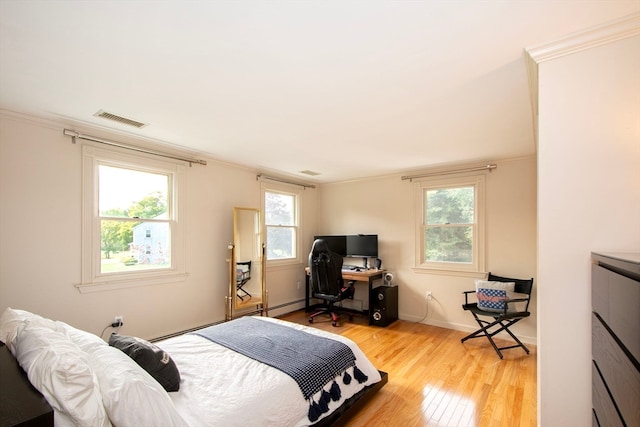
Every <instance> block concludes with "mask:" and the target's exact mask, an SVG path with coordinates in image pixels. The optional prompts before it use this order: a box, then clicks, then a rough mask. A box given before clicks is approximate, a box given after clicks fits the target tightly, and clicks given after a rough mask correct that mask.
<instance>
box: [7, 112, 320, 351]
mask: <svg viewBox="0 0 640 427" xmlns="http://www.w3.org/2000/svg"><path fill="white" fill-rule="evenodd" d="M64 127H65V126H64V125H63V124H62V123H56V122H51V121H48V120H41V119H36V118H33V117H28V116H23V115H18V114H15V113H11V112H6V111H3V112H1V114H0V311H4V309H5V308H6V307H14V308H22V309H25V310H30V311H33V312H36V313H39V314H41V315H43V316H46V317H50V318H53V319H57V320H63V321H66V322H68V323H70V324H72V325H74V326H77V327H80V328H83V329H86V330H89V331H91V332H94V333H96V334H100V333H101V332H102V330H103V329H104V327H105V326H106V325H107V324H109V323H110V322H111V321H112V320H113V316H114V315H123V316H124V319H125V325H124V327H123V328H122V329H121V332H122V333H125V334H131V335H137V336H141V337H145V338H153V337H157V336H162V335H165V334H168V333H173V332H177V331H181V330H185V329H188V328H192V327H196V326H200V325H204V324H208V323H212V322H216V321H220V320H223V319H224V296H225V295H226V292H227V287H228V278H227V271H228V269H227V263H226V259H227V258H228V252H227V245H228V243H229V242H230V241H231V240H232V234H233V224H232V208H233V206H243V207H256V208H259V207H260V183H259V182H258V181H256V172H255V171H252V170H247V169H245V168H241V167H236V166H232V165H228V164H224V163H220V162H216V161H215V160H213V159H206V160H208V162H209V164H208V165H207V166H199V165H194V166H193V167H191V168H189V167H187V168H186V169H187V172H186V197H187V200H186V202H187V208H186V251H187V258H186V263H187V271H188V273H189V276H188V278H187V279H186V280H185V281H184V282H180V283H171V284H166V285H156V286H146V287H137V288H132V289H124V290H111V291H104V292H96V293H86V294H81V293H80V292H78V290H77V289H76V288H75V286H74V285H75V284H77V283H79V282H80V267H81V264H80V251H81V248H80V242H81V185H82V183H81V177H82V173H81V147H80V142H78V144H75V145H74V144H72V143H71V139H70V138H69V137H66V136H64V135H63V128H64ZM66 127H70V126H68V125H67V126H66ZM74 129H76V130H78V131H81V132H83V133H87V134H90V135H94V136H98V137H102V138H104V139H111V140H115V141H119V142H125V143H126V142H129V143H135V144H137V145H143V146H144V145H148V142H147V141H140V140H138V141H136V140H132V139H130V138H126V137H124V136H123V135H114V134H109V133H105V132H104V131H100V130H98V129H81V128H79V127H78V126H75V127H74ZM156 148H158V147H157V146H156ZM165 151H166V149H165ZM198 157H201V156H198ZM315 198H316V191H315V190H307V191H305V193H304V200H303V210H304V211H309V212H310V214H309V215H304V218H305V219H304V223H303V229H304V230H309V231H307V234H310V233H311V234H312V233H313V230H314V229H315V218H316V216H315V213H314V211H315ZM304 239H305V241H306V242H308V244H309V245H310V240H311V237H310V236H308V235H304ZM302 271H303V265H295V266H291V267H289V268H281V269H279V270H278V271H275V272H270V271H268V272H267V287H268V288H269V289H270V302H271V304H272V305H276V304H283V303H288V302H291V301H296V300H299V299H301V298H303V297H304V287H301V289H297V282H299V281H300V280H304V274H303V273H302ZM303 283H304V282H303ZM300 306H302V304H298V305H297V306H291V307H288V308H287V310H292V309H294V308H296V307H300ZM276 314H277V313H276Z"/></svg>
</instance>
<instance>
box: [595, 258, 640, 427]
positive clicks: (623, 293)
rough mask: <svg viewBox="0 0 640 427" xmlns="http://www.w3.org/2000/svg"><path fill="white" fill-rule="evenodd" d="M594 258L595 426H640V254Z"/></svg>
mask: <svg viewBox="0 0 640 427" xmlns="http://www.w3.org/2000/svg"><path fill="white" fill-rule="evenodd" d="M592 260H593V264H592V268H591V286H592V287H591V296H592V307H593V313H592V318H591V322H592V359H593V363H592V402H593V425H594V426H599V427H614V426H640V254H616V253H593V254H592Z"/></svg>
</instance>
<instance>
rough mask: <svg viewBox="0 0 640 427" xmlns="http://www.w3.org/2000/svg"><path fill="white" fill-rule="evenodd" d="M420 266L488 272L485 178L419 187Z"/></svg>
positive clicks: (459, 179)
mask: <svg viewBox="0 0 640 427" xmlns="http://www.w3.org/2000/svg"><path fill="white" fill-rule="evenodd" d="M416 189H417V191H416V197H417V198H418V200H417V203H416V206H418V207H419V213H418V215H417V218H420V220H419V222H418V224H417V230H418V231H417V232H418V241H419V242H420V245H419V247H418V250H417V253H416V266H417V267H422V268H428V269H436V270H451V271H471V272H479V271H482V270H483V268H484V219H483V218H484V176H476V177H461V178H450V179H447V180H437V181H435V180H434V181H423V182H419V183H417V184H416Z"/></svg>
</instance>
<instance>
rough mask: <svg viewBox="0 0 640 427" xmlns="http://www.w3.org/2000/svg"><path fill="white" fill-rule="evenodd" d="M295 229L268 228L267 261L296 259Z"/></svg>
mask: <svg viewBox="0 0 640 427" xmlns="http://www.w3.org/2000/svg"><path fill="white" fill-rule="evenodd" d="M295 241H296V240H295V233H294V229H293V228H288V227H269V226H267V242H269V244H268V245H267V259H282V258H295V252H294V247H293V246H294V245H293V242H295Z"/></svg>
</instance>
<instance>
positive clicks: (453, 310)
mask: <svg viewBox="0 0 640 427" xmlns="http://www.w3.org/2000/svg"><path fill="white" fill-rule="evenodd" d="M496 163H497V165H498V168H497V169H495V170H494V171H493V172H491V173H487V174H486V231H487V233H486V235H487V237H486V254H487V255H486V260H487V271H492V272H494V273H495V274H500V275H505V276H509V277H522V278H529V277H534V276H535V272H536V160H535V158H533V157H531V158H522V159H512V160H501V161H497V162H496ZM457 168H458V167H453V169H457ZM318 197H319V198H318V227H319V230H318V231H319V232H320V234H356V233H363V234H367V233H370V234H378V239H379V257H380V258H381V259H382V266H383V268H385V269H387V270H389V271H391V272H393V273H394V277H395V278H396V280H395V281H396V283H397V284H398V285H399V286H400V288H399V300H400V302H399V316H400V318H402V319H405V320H410V321H415V322H418V321H422V322H425V323H429V324H433V325H436V326H442V327H447V328H453V329H460V330H468V331H471V330H475V329H477V324H476V323H475V322H474V320H473V318H472V317H471V315H470V314H469V313H467V312H465V311H464V310H462V308H461V305H462V303H463V302H464V297H463V295H462V291H463V290H470V289H474V284H473V280H474V278H473V277H464V276H457V275H438V274H424V273H418V272H415V271H414V269H413V268H412V267H413V266H414V253H415V235H416V232H415V209H414V199H413V198H414V190H413V184H412V183H410V182H409V181H406V180H405V181H403V180H401V179H400V176H387V177H380V178H372V179H366V180H359V181H352V182H343V183H336V184H329V185H323V186H322V188H321V189H320V193H319V196H318ZM534 278H535V277H534ZM535 279H536V280H535V281H534V294H533V302H532V307H531V309H532V316H531V317H530V318H529V319H525V320H523V321H521V322H520V323H519V324H517V325H516V326H515V327H514V328H513V330H514V331H515V332H516V333H517V335H519V336H520V337H522V338H523V339H524V340H525V341H527V342H529V343H535V342H536V309H535V305H536V303H535V301H536V295H535V294H536V288H537V278H535ZM364 289H366V287H365V288H364ZM427 290H430V291H432V292H433V300H432V301H431V302H430V303H429V307H428V316H427V302H426V299H425V297H424V295H425V291H427ZM359 297H361V298H362V299H366V295H363V291H362V290H360V288H357V289H356V298H359ZM425 316H427V317H426V318H425ZM474 326H475V327H474ZM519 351H521V350H519Z"/></svg>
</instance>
